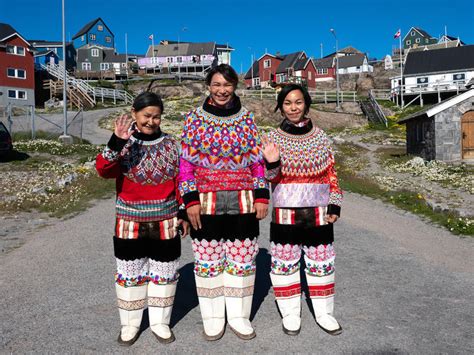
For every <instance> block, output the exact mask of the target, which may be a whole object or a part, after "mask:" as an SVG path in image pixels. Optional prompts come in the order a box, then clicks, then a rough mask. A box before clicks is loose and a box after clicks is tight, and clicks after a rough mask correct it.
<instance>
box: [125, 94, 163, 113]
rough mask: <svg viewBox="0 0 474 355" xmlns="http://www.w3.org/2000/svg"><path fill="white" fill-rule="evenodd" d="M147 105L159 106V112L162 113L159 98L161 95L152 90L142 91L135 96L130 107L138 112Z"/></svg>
mask: <svg viewBox="0 0 474 355" xmlns="http://www.w3.org/2000/svg"><path fill="white" fill-rule="evenodd" d="M148 106H156V107H159V108H160V111H161V113H163V109H164V108H163V101H162V100H161V97H160V96H159V95H158V94H155V93H154V92H149V91H145V92H142V93H141V94H140V95H138V96H137V97H136V98H135V100H134V101H133V104H132V107H133V109H134V110H135V112H138V111H140V110H142V109H144V108H145V107H148Z"/></svg>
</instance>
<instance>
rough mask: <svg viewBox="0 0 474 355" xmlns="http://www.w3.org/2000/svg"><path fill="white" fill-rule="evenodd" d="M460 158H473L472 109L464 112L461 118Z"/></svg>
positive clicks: (473, 126) (473, 115) (473, 128)
mask: <svg viewBox="0 0 474 355" xmlns="http://www.w3.org/2000/svg"><path fill="white" fill-rule="evenodd" d="M461 132H462V133H461V134H462V143H461V144H462V158H463V159H474V111H468V112H466V113H465V114H464V115H463V116H462V118H461Z"/></svg>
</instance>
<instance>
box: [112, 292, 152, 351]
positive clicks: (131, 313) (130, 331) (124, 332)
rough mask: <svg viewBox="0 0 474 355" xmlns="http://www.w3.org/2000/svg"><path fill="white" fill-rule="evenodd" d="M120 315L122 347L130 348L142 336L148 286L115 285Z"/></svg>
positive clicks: (120, 341) (119, 338)
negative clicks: (141, 325) (141, 328)
mask: <svg viewBox="0 0 474 355" xmlns="http://www.w3.org/2000/svg"><path fill="white" fill-rule="evenodd" d="M115 291H116V292H117V303H118V307H119V314H120V324H121V326H122V327H121V329H120V334H119V337H118V339H117V341H118V342H119V344H120V345H124V346H130V345H132V344H133V343H135V341H136V340H137V339H138V336H139V335H140V324H141V322H142V316H143V310H144V308H145V303H146V294H147V285H142V286H134V287H123V286H120V285H118V284H115Z"/></svg>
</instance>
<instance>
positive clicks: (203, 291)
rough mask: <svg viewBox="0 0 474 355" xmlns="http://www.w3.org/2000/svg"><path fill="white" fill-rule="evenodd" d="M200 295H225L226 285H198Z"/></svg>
mask: <svg viewBox="0 0 474 355" xmlns="http://www.w3.org/2000/svg"><path fill="white" fill-rule="evenodd" d="M196 291H197V295H198V297H206V298H216V297H219V296H223V295H224V286H219V287H215V288H205V287H196Z"/></svg>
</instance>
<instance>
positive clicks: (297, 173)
mask: <svg viewBox="0 0 474 355" xmlns="http://www.w3.org/2000/svg"><path fill="white" fill-rule="evenodd" d="M268 138H269V140H271V141H272V142H274V143H275V144H276V145H277V146H278V147H279V150H280V160H279V161H278V162H275V163H266V167H267V170H266V177H267V179H268V180H269V181H270V182H271V183H272V200H273V201H272V203H273V207H274V208H275V209H277V211H276V212H277V213H275V211H274V216H275V215H276V216H278V215H279V212H281V211H278V209H284V210H292V209H301V208H324V210H323V211H324V212H326V213H328V214H336V215H340V210H341V207H340V206H341V204H342V191H341V189H340V188H339V184H338V180H337V175H336V171H335V169H334V155H333V153H332V149H331V146H330V143H329V140H328V138H327V136H326V134H325V133H324V132H323V131H322V130H321V129H319V128H317V127H313V125H312V123H311V121H309V122H308V124H307V125H305V126H303V127H296V126H295V125H293V124H291V123H290V122H289V121H287V120H285V121H283V123H282V124H281V125H280V127H279V128H278V129H276V130H274V131H272V132H270V133H269V134H268ZM318 211H322V210H321V209H319V210H318ZM318 211H316V212H317V213H318ZM288 215H289V216H291V211H290V212H289V213H288ZM293 215H294V213H293ZM274 222H275V223H278V221H274ZM287 224H293V223H287ZM319 224H324V223H323V222H322V218H321V223H319V222H318V225H319Z"/></svg>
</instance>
